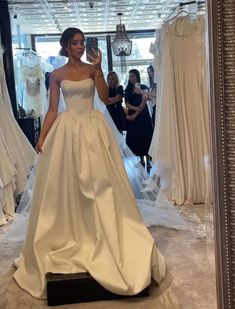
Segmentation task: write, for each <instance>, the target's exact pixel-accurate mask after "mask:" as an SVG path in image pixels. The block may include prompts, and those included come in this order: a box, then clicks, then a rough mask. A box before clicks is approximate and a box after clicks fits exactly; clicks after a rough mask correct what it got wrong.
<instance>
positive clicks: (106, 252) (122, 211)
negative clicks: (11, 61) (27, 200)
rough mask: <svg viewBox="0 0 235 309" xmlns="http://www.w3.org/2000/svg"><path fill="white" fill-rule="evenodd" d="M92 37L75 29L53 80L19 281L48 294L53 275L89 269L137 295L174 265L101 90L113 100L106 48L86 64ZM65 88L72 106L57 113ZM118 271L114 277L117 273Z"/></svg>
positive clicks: (65, 38) (108, 284) (115, 288)
mask: <svg viewBox="0 0 235 309" xmlns="http://www.w3.org/2000/svg"><path fill="white" fill-rule="evenodd" d="M84 40H85V38H84V34H83V33H82V32H81V31H80V30H79V29H77V28H68V29H67V30H65V31H64V33H63V34H62V37H61V40H60V43H61V46H62V52H63V53H64V54H65V55H67V56H68V57H69V61H68V63H67V64H66V65H64V66H63V67H62V68H60V69H57V70H55V71H54V72H53V73H52V74H51V78H50V103H49V109H48V112H47V115H46V117H45V121H44V125H43V128H42V132H41V135H40V138H39V141H38V144H37V146H36V149H37V151H38V152H40V153H41V156H40V159H39V163H38V167H37V173H36V179H35V184H34V192H33V197H32V204H31V210H30V215H29V222H28V230H27V235H26V239H25V243H24V246H23V249H22V252H21V254H20V257H19V259H18V261H17V265H16V266H17V271H16V272H15V274H14V278H15V280H16V281H17V283H18V284H19V285H20V286H21V287H22V288H23V289H24V290H26V291H27V292H29V293H30V294H31V295H33V296H34V297H37V298H46V282H45V274H46V273H48V272H52V273H66V274H68V273H78V272H89V273H90V274H91V276H92V277H93V278H95V279H96V280H97V281H98V282H99V283H100V284H101V285H102V286H104V287H105V288H106V289H108V290H110V291H112V292H114V293H117V294H123V295H133V294H137V293H138V292H140V291H141V290H143V289H144V288H145V287H146V286H148V285H149V284H150V282H151V277H153V278H154V279H155V281H156V282H157V283H160V282H161V280H162V279H163V278H164V277H165V272H166V265H165V260H164V257H163V256H162V254H161V253H160V252H159V250H158V249H157V247H156V244H155V242H154V239H153V238H152V237H151V235H150V233H149V232H148V230H147V228H146V227H145V225H144V224H143V222H142V218H141V216H140V213H139V210H138V208H137V205H136V201H135V198H134V195H133V192H132V190H131V187H130V184H129V182H128V178H127V174H126V171H125V168H124V166H123V162H122V159H121V156H120V152H119V148H118V146H117V144H116V142H115V140H114V137H113V133H112V131H111V129H110V127H109V125H108V124H107V122H106V120H105V119H104V117H103V115H102V114H101V113H100V112H99V111H96V110H94V108H93V99H94V91H95V87H96V88H97V91H98V95H99V97H100V98H101V100H102V101H104V102H107V96H108V88H107V85H106V83H105V80H104V77H103V73H102V70H101V53H100V51H98V52H97V53H96V52H94V58H91V62H92V65H91V64H87V63H83V62H82V61H81V57H82V55H83V53H84V48H85V46H84ZM60 88H61V89H62V92H63V95H64V99H65V103H66V111H65V112H63V113H61V114H59V115H58V114H57V109H58V102H59V93H60ZM110 274H112V275H110Z"/></svg>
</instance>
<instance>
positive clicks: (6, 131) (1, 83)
mask: <svg viewBox="0 0 235 309" xmlns="http://www.w3.org/2000/svg"><path fill="white" fill-rule="evenodd" d="M10 106H11V102H10V97H9V93H8V89H7V84H6V79H5V72H4V68H3V63H2V58H1V59H0V129H1V131H2V134H3V137H4V140H5V143H6V145H7V149H8V151H9V153H10V156H11V159H12V162H13V163H14V166H15V168H16V171H17V175H16V190H15V196H17V195H18V194H20V193H22V192H23V191H24V189H25V185H26V182H27V176H28V175H29V174H30V168H31V167H32V166H33V164H34V161H35V151H34V149H33V148H32V146H31V145H30V143H29V141H28V140H27V138H26V136H25V135H24V133H23V132H22V130H21V128H20V127H19V125H18V123H17V121H16V120H15V118H14V116H13V113H12V112H11V110H9V107H10Z"/></svg>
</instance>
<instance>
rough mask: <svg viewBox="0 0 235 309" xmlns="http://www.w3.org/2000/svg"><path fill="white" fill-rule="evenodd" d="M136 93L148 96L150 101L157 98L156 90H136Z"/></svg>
mask: <svg viewBox="0 0 235 309" xmlns="http://www.w3.org/2000/svg"><path fill="white" fill-rule="evenodd" d="M135 92H136V93H138V94H142V95H146V96H147V97H148V99H152V98H156V90H155V91H149V92H146V91H144V90H143V89H136V90H135Z"/></svg>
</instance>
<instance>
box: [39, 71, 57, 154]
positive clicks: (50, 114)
mask: <svg viewBox="0 0 235 309" xmlns="http://www.w3.org/2000/svg"><path fill="white" fill-rule="evenodd" d="M54 75H55V74H53V73H52V74H51V76H50V101H49V107H48V110H47V113H46V116H45V119H44V122H43V126H42V130H41V133H40V136H39V139H38V142H37V145H36V147H35V149H36V152H37V153H41V152H42V145H43V143H44V140H45V138H46V136H47V134H48V132H49V131H50V128H51V126H52V124H53V123H54V121H55V119H56V117H57V113H58V104H59V99H60V87H59V83H58V81H57V79H56V77H55V76H54Z"/></svg>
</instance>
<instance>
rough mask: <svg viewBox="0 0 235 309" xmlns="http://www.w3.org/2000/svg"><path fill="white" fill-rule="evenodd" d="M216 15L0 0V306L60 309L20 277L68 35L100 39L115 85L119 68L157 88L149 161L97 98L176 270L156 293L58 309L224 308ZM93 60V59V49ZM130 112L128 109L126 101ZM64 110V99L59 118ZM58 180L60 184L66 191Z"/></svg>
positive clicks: (134, 3) (169, 6)
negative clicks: (219, 270) (217, 218)
mask: <svg viewBox="0 0 235 309" xmlns="http://www.w3.org/2000/svg"><path fill="white" fill-rule="evenodd" d="M206 10H207V6H206V3H205V1H179V0H120V1H118V0H117V1H115V0H114V1H112V0H100V1H86V0H40V1H37V0H8V1H7V0H6V1H5V0H1V1H0V82H1V85H0V248H1V250H0V274H1V275H0V284H1V289H0V309H11V308H12V309H13V308H18V309H23V308H24V309H26V308H38V309H39V308H49V307H50V306H49V304H48V302H47V300H46V299H39V298H35V297H33V296H31V295H30V293H28V292H26V291H25V290H24V289H22V288H21V287H20V286H19V285H18V284H17V283H16V280H15V278H14V277H13V275H14V273H15V271H16V269H15V262H14V261H15V260H16V259H17V258H18V256H19V255H20V252H21V249H22V246H23V244H24V238H25V234H26V229H27V223H28V220H30V219H29V218H31V219H32V220H33V218H32V216H31V217H29V213H30V206H31V203H30V202H31V198H32V192H33V188H34V179H35V173H36V171H37V165H38V161H39V157H40V155H37V154H36V152H35V146H36V144H37V141H38V138H39V135H40V132H41V129H42V126H43V123H44V120H45V115H46V113H47V110H48V106H49V97H50V89H49V76H50V75H51V73H52V72H53V71H54V70H56V69H59V68H61V67H62V66H64V65H65V64H66V63H67V58H66V57H64V56H61V55H59V51H60V48H61V46H60V37H61V34H62V32H63V31H64V30H65V29H66V28H69V27H76V28H79V29H81V30H82V31H83V32H84V34H85V37H86V38H97V39H98V47H99V49H100V50H101V52H102V70H103V73H104V78H105V80H106V81H107V75H108V73H109V72H113V71H114V72H116V73H117V75H118V77H119V83H120V85H122V86H123V89H124V90H125V89H126V87H127V85H128V81H129V71H130V70H132V69H137V70H138V71H139V72H140V78H141V81H140V83H141V84H143V85H146V86H147V87H146V89H147V90H146V91H145V94H143V96H145V95H147V94H148V93H149V92H151V91H153V88H154V87H155V88H154V89H155V95H154V96H153V97H151V96H150V95H149V96H148V100H147V103H146V104H147V105H146V106H147V107H148V113H149V116H150V119H153V113H154V115H155V116H154V117H155V118H154V120H155V121H154V123H152V135H151V143H150V145H149V147H148V149H149V150H148V155H147V156H145V158H144V162H143V161H141V160H140V157H139V156H138V155H136V154H135V153H134V151H133V149H132V147H131V146H130V145H129V144H128V141H127V139H126V138H127V136H128V126H126V128H127V129H126V128H125V129H124V130H123V132H121V133H120V131H119V130H118V129H117V127H116V125H115V122H114V119H113V118H112V117H111V114H110V113H109V111H108V109H107V108H106V107H105V105H104V104H103V103H102V102H101V101H100V99H99V98H98V95H97V93H95V95H94V108H95V109H96V110H98V111H99V112H100V113H101V114H102V115H103V116H104V118H105V119H106V121H107V123H108V126H109V127H110V128H111V131H112V134H113V135H114V138H115V140H116V143H117V145H118V148H119V151H120V154H121V158H122V161H123V163H124V166H125V170H126V173H127V176H128V179H129V182H130V184H131V187H132V190H133V192H134V196H135V199H136V201H137V206H138V210H139V212H140V214H141V217H142V219H143V222H144V224H145V225H146V226H147V228H148V231H149V232H150V234H151V235H152V237H153V239H154V240H155V242H156V244H157V246H158V249H160V251H161V253H162V254H163V256H164V258H165V261H166V269H167V271H166V276H165V279H164V280H163V281H162V282H161V283H160V284H159V285H158V284H155V283H154V282H152V283H151V284H150V285H149V295H148V296H144V297H130V298H122V299H115V298H114V299H110V300H102V299H101V300H99V301H86V302H81V303H79V302H78V303H73V304H68V303H67V304H66V303H65V304H59V305H58V306H57V307H58V308H71V309H72V308H81V309H83V308H84V309H86V308H87V309H88V308H89V309H90V308H92V309H101V308H102V309H106V308H107V309H108V308H117V309H129V308H130V309H132V308H133V309H141V308H150V309H155V308H156V309H203V308H205V309H215V308H217V298H216V274H215V252H214V250H215V242H214V222H213V189H212V172H211V128H210V109H209V81H208V80H209V77H208V76H209V69H208V68H209V65H208V49H209V45H208V31H207V28H208V24H207V11H206ZM124 36H125V39H123V37H124ZM123 49H124V52H120V51H123ZM128 53H129V54H128ZM82 60H83V61H84V62H87V60H86V53H85V54H84V55H83V57H82ZM150 66H151V68H153V70H154V76H153V77H152V79H151V78H150V77H149V74H148V68H149V67H150ZM78 104H79V102H78ZM122 107H123V110H124V112H125V113H126V110H127V107H126V105H125V99H124V98H123V100H122ZM65 111H66V103H65V99H64V98H63V94H62V93H61V96H60V102H59V108H58V112H59V113H65ZM146 138H147V137H146ZM64 147H66V146H64ZM148 156H149V157H150V159H151V160H150V163H149V164H148V162H147V157H148ZM81 162H82V161H81ZM84 162H85V161H84ZM48 169H49V167H48ZM98 169H99V167H98V166H97V170H98ZM46 172H47V171H45V173H46ZM111 172H112V173H115V172H116V171H115V170H113V171H111ZM96 173H98V172H97V171H96ZM100 173H101V174H102V171H101V172H100ZM56 175H57V173H55V179H54V180H53V181H54V182H56V183H57V184H58V186H61V187H62V186H63V184H64V181H63V179H60V178H59V179H58V178H57V177H56ZM123 182H124V180H123ZM122 201H123V203H125V200H124V199H122ZM57 206H58V212H60V205H57ZM104 206H105V205H104ZM114 231H115V230H114ZM61 233H63V228H62V231H61ZM57 237H58V238H60V237H61V235H58V236H57ZM106 237H107V236H106ZM110 237H111V236H110ZM124 237H125V236H124ZM141 254H142V255H143V253H141ZM68 259H69V257H68ZM102 271H103V272H104V271H105V270H102ZM135 271H136V272H138V271H139V269H136V270H135ZM45 275H46V274H45ZM110 276H112V273H110ZM33 284H35V283H33V282H32V285H33ZM66 293H69V291H68V290H66Z"/></svg>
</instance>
